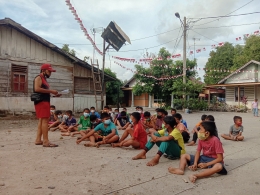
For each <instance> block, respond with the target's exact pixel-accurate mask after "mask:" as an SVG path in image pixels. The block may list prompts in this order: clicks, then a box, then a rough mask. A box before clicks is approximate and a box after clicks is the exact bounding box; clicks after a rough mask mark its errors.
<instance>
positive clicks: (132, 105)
mask: <svg viewBox="0 0 260 195" xmlns="http://www.w3.org/2000/svg"><path fill="white" fill-rule="evenodd" d="M131 92H132V102H131V107H134V106H135V104H134V92H133V90H132V91H131Z"/></svg>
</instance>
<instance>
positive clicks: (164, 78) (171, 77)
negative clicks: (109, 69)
mask: <svg viewBox="0 0 260 195" xmlns="http://www.w3.org/2000/svg"><path fill="white" fill-rule="evenodd" d="M114 63H115V64H117V65H118V66H120V67H122V68H124V69H126V70H130V71H131V72H132V73H135V74H139V75H141V76H143V77H147V78H153V79H155V80H157V81H158V80H160V81H161V80H171V79H176V78H178V77H181V76H183V74H179V75H175V76H168V77H161V78H157V77H155V76H152V75H145V74H141V73H138V72H137V71H134V70H133V69H131V68H126V67H125V66H123V65H122V64H120V63H118V62H116V61H114Z"/></svg>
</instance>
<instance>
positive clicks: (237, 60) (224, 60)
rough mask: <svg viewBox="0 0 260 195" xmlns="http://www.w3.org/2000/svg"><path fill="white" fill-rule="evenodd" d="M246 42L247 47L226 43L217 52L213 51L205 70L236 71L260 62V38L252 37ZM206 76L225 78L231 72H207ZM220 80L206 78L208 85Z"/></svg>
mask: <svg viewBox="0 0 260 195" xmlns="http://www.w3.org/2000/svg"><path fill="white" fill-rule="evenodd" d="M244 40H245V46H241V45H236V46H233V45H232V44H231V43H225V44H224V46H222V47H217V49H216V51H211V52H210V57H209V59H208V62H207V64H206V67H205V68H206V69H210V70H212V69H222V70H223V69H224V70H231V71H235V70H237V69H238V68H240V67H241V66H243V65H244V64H246V63H247V62H249V61H251V60H256V61H260V36H257V35H252V36H250V37H248V38H245V39H244ZM206 74H207V75H210V76H220V77H221V78H224V77H226V76H228V75H229V74H230V72H217V71H211V72H209V71H206ZM220 80H221V79H220V78H213V77H208V76H207V77H205V83H206V84H215V83H217V82H218V81H220Z"/></svg>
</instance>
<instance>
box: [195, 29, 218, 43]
mask: <svg viewBox="0 0 260 195" xmlns="http://www.w3.org/2000/svg"><path fill="white" fill-rule="evenodd" d="M191 30H192V29H191ZM192 31H193V32H195V33H197V34H199V35H201V36H203V37H205V38H207V39H209V40H211V41H214V42H216V43H218V42H217V41H215V40H213V39H211V38H208V37H206V36H204V35H203V34H200V33H198V32H196V31H195V30H192Z"/></svg>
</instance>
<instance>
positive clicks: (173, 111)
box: [171, 108, 177, 116]
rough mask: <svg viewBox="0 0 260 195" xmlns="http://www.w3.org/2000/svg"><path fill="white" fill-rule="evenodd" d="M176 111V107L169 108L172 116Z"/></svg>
mask: <svg viewBox="0 0 260 195" xmlns="http://www.w3.org/2000/svg"><path fill="white" fill-rule="evenodd" d="M176 113H177V111H176V109H174V108H172V109H171V115H172V116H173V115H175V114H176Z"/></svg>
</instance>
